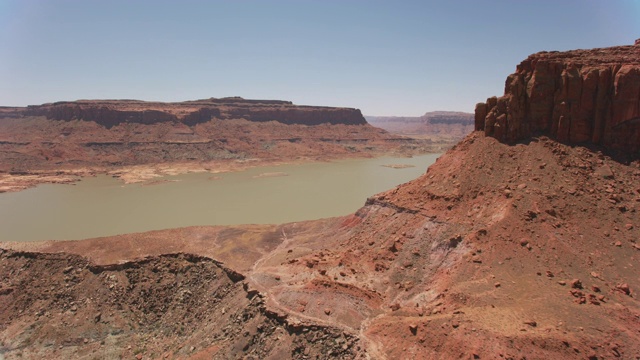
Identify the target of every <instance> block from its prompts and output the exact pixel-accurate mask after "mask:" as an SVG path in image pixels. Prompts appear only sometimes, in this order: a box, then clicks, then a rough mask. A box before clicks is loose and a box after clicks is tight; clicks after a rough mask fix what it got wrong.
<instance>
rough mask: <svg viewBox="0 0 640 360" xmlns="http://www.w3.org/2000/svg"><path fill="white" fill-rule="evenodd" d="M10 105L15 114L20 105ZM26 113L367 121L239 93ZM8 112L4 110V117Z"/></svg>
mask: <svg viewBox="0 0 640 360" xmlns="http://www.w3.org/2000/svg"><path fill="white" fill-rule="evenodd" d="M11 109H12V111H9V110H8V109H7V111H6V113H7V115H9V114H11V115H14V117H15V113H16V111H19V110H16V108H11ZM19 113H22V114H23V115H24V116H45V117H47V119H51V120H64V121H70V120H76V119H77V120H84V121H93V122H96V123H98V124H100V125H102V126H104V127H106V128H111V127H113V126H116V125H119V124H122V123H138V124H147V125H148V124H156V123H162V122H174V123H184V124H186V125H189V126H193V125H196V124H199V123H204V122H207V121H210V120H211V119H222V120H225V119H245V120H250V121H258V122H265V121H278V122H281V123H284V124H301V125H319V124H324V123H328V124H334V125H335V124H344V125H363V124H366V121H365V120H364V117H363V116H362V114H361V113H360V110H358V109H351V108H332V107H321V106H297V105H294V104H292V103H291V102H289V101H279V100H245V99H242V98H238V97H233V98H223V99H215V98H211V99H205V100H195V101H185V102H179V103H160V102H145V101H136V100H80V101H74V102H56V103H51V104H43V105H37V106H28V107H27V108H24V109H22V110H21V111H19ZM4 115H5V112H4V111H0V117H3V116H4Z"/></svg>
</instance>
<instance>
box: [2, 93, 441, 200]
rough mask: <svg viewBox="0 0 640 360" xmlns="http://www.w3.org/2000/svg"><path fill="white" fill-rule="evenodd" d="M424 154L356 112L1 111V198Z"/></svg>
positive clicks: (229, 107)
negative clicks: (101, 177) (174, 175)
mask: <svg viewBox="0 0 640 360" xmlns="http://www.w3.org/2000/svg"><path fill="white" fill-rule="evenodd" d="M428 146H429V145H428V144H427V145H425V144H424V143H420V142H418V141H416V140H410V139H407V138H402V137H399V136H395V135H391V134H389V133H387V132H385V131H383V130H381V129H378V128H374V127H373V126H371V125H369V124H367V123H366V121H365V119H364V118H363V117H362V115H361V113H360V111H359V110H357V109H346V108H330V107H314V106H297V105H293V104H291V103H290V102H285V101H275V100H244V99H241V98H225V99H207V100H197V101H186V102H181V103H154V102H143V101H134V100H95V101H94V100H92V101H88V100H81V101H75V102H59V103H53V104H44V105H39V106H29V107H26V108H0V191H2V190H3V189H4V190H5V191H6V190H12V189H20V188H23V187H24V186H21V185H20V184H21V183H26V184H27V185H26V186H28V185H29V184H30V181H32V178H33V176H34V175H35V181H36V182H37V181H38V180H40V181H45V182H46V181H56V182H65V181H72V179H69V178H68V177H65V176H64V175H66V174H79V175H85V174H87V173H92V172H96V171H102V172H106V171H109V170H114V169H115V168H118V167H123V166H133V165H145V166H151V167H154V166H155V167H157V166H159V165H160V164H171V165H172V166H174V165H175V166H174V167H179V166H178V165H176V164H184V163H188V164H190V166H191V167H194V168H197V169H198V170H202V171H205V170H211V171H217V170H225V169H227V168H234V167H236V166H237V165H238V163H239V162H246V161H253V162H258V163H259V162H263V163H264V162H267V163H274V162H288V161H296V160H300V159H302V160H326V159H332V158H344V157H357V156H373V155H380V154H388V153H415V152H424V151H427V150H428ZM125 172H126V171H125ZM119 173H121V172H116V174H119ZM29 176H31V177H29ZM56 176H58V177H56ZM61 176H62V177H61ZM12 181H13V182H14V183H16V184H13V183H11V182H12Z"/></svg>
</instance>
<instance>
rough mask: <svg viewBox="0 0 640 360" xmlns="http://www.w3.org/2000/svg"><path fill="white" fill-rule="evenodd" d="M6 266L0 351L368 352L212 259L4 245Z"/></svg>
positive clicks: (1, 254)
mask: <svg viewBox="0 0 640 360" xmlns="http://www.w3.org/2000/svg"><path fill="white" fill-rule="evenodd" d="M0 263H1V264H2V267H1V271H2V273H3V275H4V276H3V278H2V280H1V282H0V305H2V309H3V311H2V312H1V313H0V328H1V329H2V330H3V331H2V335H1V336H0V343H1V345H0V355H1V354H4V356H7V358H33V359H36V358H37V359H62V358H64V359H71V358H77V359H95V358H101V359H115V358H131V359H135V358H138V359H141V358H143V357H144V358H172V359H176V358H201V359H204V358H207V359H212V358H213V359H233V358H243V359H281V358H306V357H313V358H353V357H354V356H356V351H357V350H358V349H359V346H358V340H357V338H356V337H354V336H353V335H351V334H348V333H345V332H343V331H341V330H340V329H338V328H335V327H330V326H322V325H306V324H301V323H291V322H289V321H288V320H287V318H286V316H283V315H281V314H277V313H274V312H272V311H269V310H268V309H267V308H266V307H265V305H264V300H263V298H262V296H261V295H260V294H258V293H257V292H255V291H251V290H248V288H247V286H246V283H243V282H242V280H243V279H244V277H243V276H242V275H240V274H238V273H236V272H235V271H233V270H229V269H227V268H225V267H224V266H223V265H222V264H220V263H218V262H216V261H213V260H211V259H207V258H202V257H198V256H193V255H185V254H173V255H165V256H160V257H151V258H146V259H144V260H138V261H135V262H124V263H119V264H117V265H111V266H100V265H95V264H92V263H91V262H88V261H87V260H85V259H83V258H80V257H78V256H72V255H64V254H51V255H48V254H39V253H25V252H13V251H0ZM18 319H20V320H21V321H20V322H18V321H16V320H18ZM25 320H26V321H25Z"/></svg>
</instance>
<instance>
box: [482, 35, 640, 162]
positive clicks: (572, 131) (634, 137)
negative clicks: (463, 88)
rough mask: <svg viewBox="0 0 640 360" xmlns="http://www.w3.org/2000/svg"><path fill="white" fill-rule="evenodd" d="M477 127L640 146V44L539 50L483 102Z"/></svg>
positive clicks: (632, 148)
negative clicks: (499, 92)
mask: <svg viewBox="0 0 640 360" xmlns="http://www.w3.org/2000/svg"><path fill="white" fill-rule="evenodd" d="M475 122H476V124H475V128H476V129H477V130H484V131H485V133H486V134H487V135H490V136H493V137H495V138H497V139H498V140H500V141H505V142H510V143H513V142H515V141H519V140H522V139H526V138H528V137H529V136H531V135H533V134H540V133H542V134H546V135H549V136H552V137H553V138H555V139H557V140H559V141H561V142H566V143H585V142H590V143H594V144H598V145H603V146H605V147H608V148H611V149H614V150H619V151H623V152H625V153H628V154H634V153H635V154H637V153H638V151H640V45H638V44H636V45H632V46H616V47H610V48H602V49H592V50H573V51H566V52H557V51H556V52H546V51H544V52H540V53H537V54H533V55H531V56H529V57H528V58H527V59H526V60H524V61H523V62H522V63H520V65H518V67H517V69H516V72H515V73H513V74H512V75H510V76H509V77H508V78H507V81H506V85H505V94H504V96H502V97H500V98H496V97H493V98H489V99H488V100H487V102H486V103H479V104H478V105H477V106H476V112H475Z"/></svg>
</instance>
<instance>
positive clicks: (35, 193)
mask: <svg viewBox="0 0 640 360" xmlns="http://www.w3.org/2000/svg"><path fill="white" fill-rule="evenodd" d="M438 156H439V154H429V155H421V156H416V157H413V158H389V157H384V158H376V159H355V160H342V161H335V162H328V163H308V164H302V165H281V166H271V167H258V168H253V169H249V170H246V171H240V172H232V173H222V174H215V175H214V174H209V173H193V174H184V175H178V176H167V177H163V178H161V179H160V180H162V181H161V182H160V183H158V184H155V185H141V184H130V185H124V184H123V183H122V182H121V181H119V180H117V179H113V178H111V177H109V176H98V177H95V178H85V179H83V180H82V181H80V182H78V183H77V184H76V185H49V184H45V185H40V186H38V187H36V188H33V189H29V190H25V191H21V192H17V193H5V194H0V241H39V240H62V239H64V240H76V239H85V238H91V237H99V236H107V235H116V234H124V233H131V232H141V231H148V230H158V229H167V228H174V227H182V226H191V225H234V224H272V223H285V222H295V221H302V220H310V219H319V218H325V217H332V216H339V215H346V214H349V213H352V212H354V211H356V210H357V209H358V208H359V207H361V206H362V205H363V204H364V202H365V200H366V199H367V197H369V196H371V195H373V194H376V193H378V192H381V191H384V190H388V189H391V188H393V187H394V186H396V185H398V184H401V183H404V182H407V181H409V180H412V179H415V178H416V177H418V176H420V175H421V174H423V173H424V172H425V171H426V169H427V167H428V166H429V165H431V164H432V163H433V162H435V160H436V158H437V157H438ZM384 165H407V166H406V167H403V166H396V167H395V168H393V167H386V166H384ZM411 165H413V167H410V166H411ZM212 177H215V179H212Z"/></svg>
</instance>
